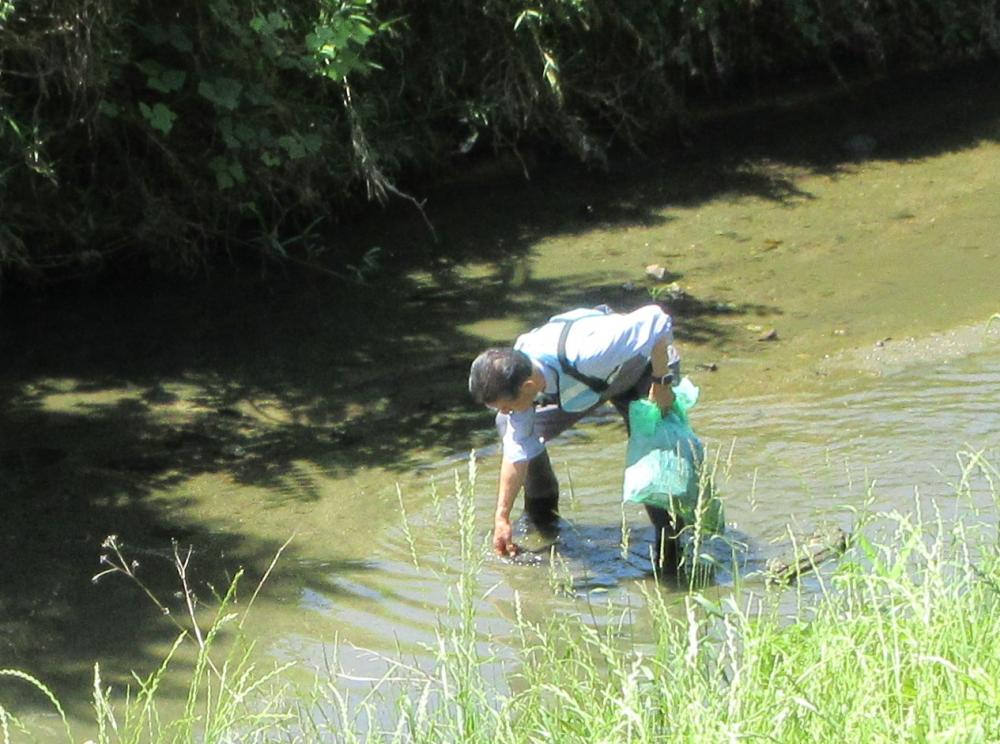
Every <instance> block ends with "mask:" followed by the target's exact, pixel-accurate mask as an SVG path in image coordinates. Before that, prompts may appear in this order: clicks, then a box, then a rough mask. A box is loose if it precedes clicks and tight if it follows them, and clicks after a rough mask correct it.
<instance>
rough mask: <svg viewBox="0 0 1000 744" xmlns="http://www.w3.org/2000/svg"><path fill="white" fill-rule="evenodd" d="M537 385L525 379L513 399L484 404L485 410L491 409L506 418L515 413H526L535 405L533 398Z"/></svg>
mask: <svg viewBox="0 0 1000 744" xmlns="http://www.w3.org/2000/svg"><path fill="white" fill-rule="evenodd" d="M538 392H539V388H538V384H537V382H536V381H535V380H534V379H530V378H529V379H527V380H525V381H524V382H522V383H521V390H520V392H519V393H518V394H517V396H516V397H514V398H497V399H496V400H494V401H491V402H489V403H487V404H486V407H487V408H492V409H493V410H495V411H499V412H500V413H504V414H507V415H508V416H509V415H510V414H512V413H515V412H517V411H527V410H528V409H529V408H531V407H532V406H533V405H534V404H535V396H536V395H538Z"/></svg>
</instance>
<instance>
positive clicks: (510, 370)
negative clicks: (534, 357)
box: [469, 349, 534, 404]
mask: <svg viewBox="0 0 1000 744" xmlns="http://www.w3.org/2000/svg"><path fill="white" fill-rule="evenodd" d="M533 371H534V368H533V367H532V364H531V359H530V357H528V355H527V354H525V353H524V352H523V351H518V350H517V349H487V350H486V351H484V352H483V353H482V354H480V355H479V356H477V357H476V360H475V361H474V362H473V363H472V367H471V368H470V369H469V392H470V393H471V394H472V397H473V398H474V399H475V401H476V402H477V403H485V404H490V403H494V402H495V401H498V400H500V399H501V398H516V397H517V396H518V394H519V393H520V392H521V385H522V384H524V381H525V380H527V379H528V378H529V377H531V374H532V372H533Z"/></svg>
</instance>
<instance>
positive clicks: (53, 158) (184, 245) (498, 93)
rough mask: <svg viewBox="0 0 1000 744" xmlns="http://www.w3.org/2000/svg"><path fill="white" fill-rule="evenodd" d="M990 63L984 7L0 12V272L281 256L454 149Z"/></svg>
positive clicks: (588, 155) (669, 121)
mask: <svg viewBox="0 0 1000 744" xmlns="http://www.w3.org/2000/svg"><path fill="white" fill-rule="evenodd" d="M998 49H1000V14H998V10H997V8H996V6H995V4H994V3H992V2H989V1H988V0H977V1H976V2H968V3H957V2H954V1H953V0H915V1H909V0H908V1H907V2H903V0H874V1H872V0H839V1H838V2H834V3H825V2H817V1H816V0H779V2H774V3H756V2H735V1H734V0H708V1H699V2H693V1H692V0H655V1H654V0H610V1H608V2H596V0H539V2H537V3H534V4H528V5H523V4H517V3H509V2H505V1H502V0H479V1H477V2H471V1H470V0H460V1H459V2H448V3H445V2H440V1H439V0H426V1H425V2H420V3H413V2H405V1H404V0H297V1H296V2H284V3H279V2H277V1H276V0H261V1H260V2H256V3H253V4H246V3H239V2H236V0H207V1H206V2H191V1H190V0H187V1H186V2H184V1H182V2H180V3H169V4H162V3H161V4H156V3H136V2H131V1H129V0H65V1H59V2H57V1H56V0H42V2H27V0H3V1H2V2H0V270H8V271H9V270H10V269H13V268H19V269H20V270H22V271H25V272H34V273H38V274H41V275H43V276H44V275H59V274H66V273H70V274H73V273H78V272H80V271H81V270H88V271H89V270H92V269H93V268H95V267H99V266H102V265H104V264H105V263H106V262H108V261H111V260H119V259H123V258H125V257H127V256H130V255H132V254H137V255H139V256H141V257H142V260H143V261H144V262H145V263H149V264H152V265H153V266H164V267H170V268H177V267H193V266H198V265H200V264H201V263H203V262H205V261H208V260H211V257H212V256H213V255H215V254H223V255H226V254H228V255H230V256H235V257H237V258H238V257H240V256H242V255H251V256H261V255H264V256H269V257H276V258H286V257H287V256H288V251H289V249H290V248H291V247H293V246H294V247H295V250H296V251H308V250H311V249H318V247H319V245H320V243H319V242H318V235H319V231H320V230H321V229H322V221H323V220H325V219H326V220H328V223H329V219H328V218H330V217H331V216H333V215H335V214H336V213H337V212H338V210H341V209H343V208H344V207H345V205H348V204H350V203H351V202H353V201H357V200H361V199H364V198H368V199H373V198H378V199H384V198H386V197H387V196H389V195H392V194H395V195H398V196H404V194H402V192H401V191H399V190H398V189H397V187H396V186H395V185H394V179H399V178H406V177H408V176H409V177H412V176H413V175H415V174H426V173H429V172H439V171H441V170H442V169H445V168H446V167H447V166H448V164H449V163H450V162H452V161H454V160H455V159H456V158H459V159H460V158H461V157H463V156H464V155H467V154H469V153H470V152H473V151H475V150H481V151H483V152H484V153H486V154H489V153H491V152H493V151H495V150H513V151H517V149H518V148H519V147H524V146H543V147H547V148H551V147H556V148H558V149H561V150H563V151H565V152H568V153H572V154H574V155H576V156H577V157H580V158H583V159H585V160H598V161H600V160H601V159H603V158H605V157H607V153H608V152H609V148H610V146H612V145H614V144H615V143H628V144H631V145H633V146H641V145H643V144H644V143H646V142H648V141H649V140H650V139H651V138H653V137H654V136H657V135H658V134H659V133H661V132H662V131H663V130H664V128H666V127H672V126H676V125H677V124H678V123H679V122H681V121H682V120H683V117H684V112H685V111H686V110H687V109H688V108H689V107H690V106H692V105H697V103H698V101H700V100H703V99H704V98H705V97H712V98H725V97H726V96H728V95H731V94H732V93H733V92H736V91H740V90H743V89H744V88H745V87H746V85H747V84H748V83H753V82H754V81H758V80H765V79H776V78H781V77H782V76H785V75H787V74H788V73H789V72H792V71H795V70H799V69H803V68H810V69H824V70H827V71H828V73H829V75H830V77H832V78H837V77H844V76H846V75H848V74H849V71H856V70H858V69H861V70H866V71H875V72H893V71H897V70H900V69H904V68H908V67H920V66H928V65H940V64H943V63H948V62H952V61H959V60H968V59H977V58H982V57H984V56H987V55H990V54H995V53H996V52H997V50H998ZM411 198H412V197H411ZM325 238H326V239H327V242H328V241H329V239H331V238H333V239H335V238H336V236H335V235H332V236H331V235H329V234H327V235H326V236H325ZM340 259H341V260H342V262H346V261H347V260H348V257H346V256H341V257H340Z"/></svg>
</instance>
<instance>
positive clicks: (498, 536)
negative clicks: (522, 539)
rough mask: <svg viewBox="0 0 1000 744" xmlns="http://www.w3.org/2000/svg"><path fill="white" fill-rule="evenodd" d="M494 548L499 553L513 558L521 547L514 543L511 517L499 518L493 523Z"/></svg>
mask: <svg viewBox="0 0 1000 744" xmlns="http://www.w3.org/2000/svg"><path fill="white" fill-rule="evenodd" d="M493 549H494V550H495V551H496V552H497V555H499V556H502V557H504V558H513V557H514V556H515V555H517V554H518V551H519V550H520V548H518V547H517V545H516V544H515V543H514V528H513V527H512V526H511V524H510V520H509V519H499V518H497V519H496V521H494V523H493Z"/></svg>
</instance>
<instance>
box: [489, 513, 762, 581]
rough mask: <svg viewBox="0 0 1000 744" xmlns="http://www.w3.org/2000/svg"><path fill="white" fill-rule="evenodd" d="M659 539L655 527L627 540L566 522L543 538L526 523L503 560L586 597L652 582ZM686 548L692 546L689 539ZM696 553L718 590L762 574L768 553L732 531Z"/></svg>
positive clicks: (709, 539) (617, 528) (618, 532)
mask: <svg viewBox="0 0 1000 744" xmlns="http://www.w3.org/2000/svg"><path fill="white" fill-rule="evenodd" d="M655 537H656V535H655V531H654V529H653V527H652V525H644V526H641V527H637V526H635V525H629V526H628V530H627V532H626V533H625V535H624V536H623V534H622V526H621V525H609V524H590V523H585V522H580V521H577V520H567V519H562V520H560V522H559V526H558V529H557V530H556V531H554V532H552V533H550V534H548V535H545V536H542V535H539V534H538V533H536V532H534V531H533V530H532V529H531V528H529V527H528V526H527V523H526V522H525V521H524V520H523V519H522V520H519V523H518V525H517V527H516V532H515V540H517V541H518V544H519V545H520V546H521V547H522V550H523V552H521V553H520V554H518V555H517V556H516V557H514V558H512V559H505V561H506V562H509V563H511V564H513V565H516V566H519V567H530V568H538V569H539V570H542V571H545V572H546V575H549V574H548V572H549V571H551V572H552V573H551V577H550V581H552V582H554V583H557V584H558V585H559V586H558V587H557V588H558V589H559V590H560V591H563V592H567V593H570V594H574V595H585V594H588V593H592V592H595V591H596V592H602V591H607V590H611V589H616V588H620V587H623V586H624V585H626V584H628V583H629V582H633V581H639V580H646V579H650V578H652V577H653V576H654V573H653V567H652V566H653V564H652V556H653V551H654V549H655ZM683 543H684V544H685V545H688V544H689V543H690V540H689V537H688V536H685V538H684V539H683ZM688 547H690V546H689V545H688ZM698 550H699V552H700V554H701V555H702V556H704V557H706V558H707V559H708V561H710V563H711V565H712V566H713V570H712V574H711V575H712V578H711V583H712V584H718V585H731V584H732V582H733V580H734V577H735V576H736V575H737V574H739V575H747V574H750V573H753V572H760V571H762V570H763V567H764V559H763V558H762V557H761V555H762V552H764V553H766V552H767V551H761V547H760V546H759V545H757V544H756V543H755V542H754V541H753V540H752V538H751V537H750V536H749V535H746V534H745V533H743V532H740V531H739V530H736V529H733V528H729V529H727V530H726V532H725V534H723V535H709V536H706V537H705V538H704V540H703V542H702V543H701V545H700V546H699V548H698ZM658 580H659V581H660V582H661V583H662V584H663V585H664V586H665V587H667V588H672V589H675V590H678V591H683V590H684V589H685V588H686V587H687V585H688V584H687V577H686V574H684V573H683V572H682V573H680V574H677V573H670V574H667V575H663V576H660V577H659V578H658Z"/></svg>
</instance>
